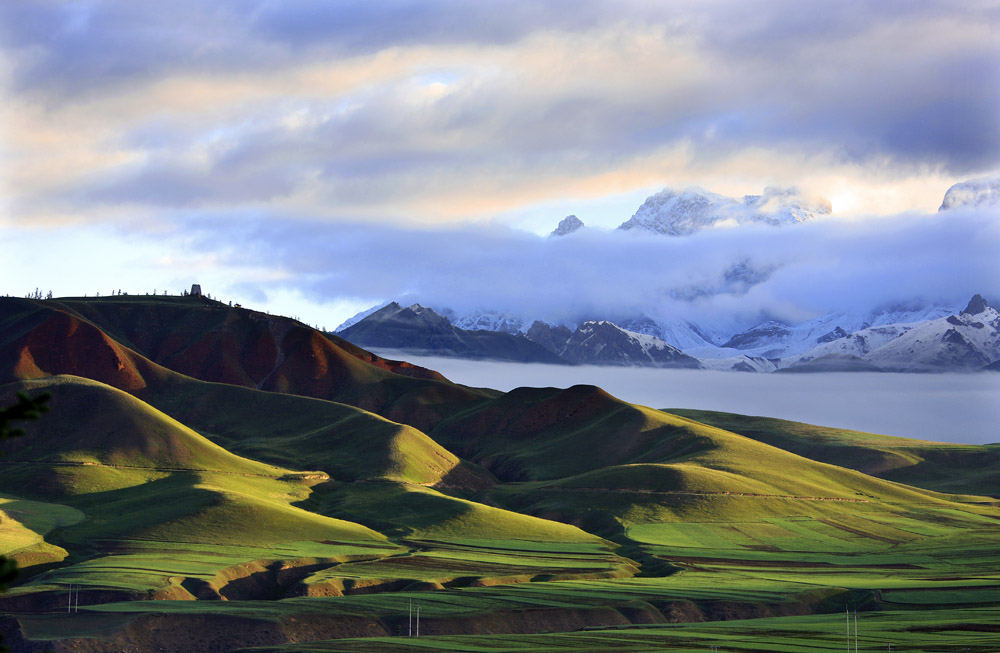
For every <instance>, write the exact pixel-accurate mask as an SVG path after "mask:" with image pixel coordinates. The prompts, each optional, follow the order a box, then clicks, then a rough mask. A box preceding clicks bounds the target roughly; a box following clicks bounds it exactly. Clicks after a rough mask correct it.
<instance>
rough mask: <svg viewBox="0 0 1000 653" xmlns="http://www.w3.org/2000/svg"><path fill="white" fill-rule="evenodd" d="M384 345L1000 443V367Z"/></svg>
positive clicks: (658, 395)
mask: <svg viewBox="0 0 1000 653" xmlns="http://www.w3.org/2000/svg"><path fill="white" fill-rule="evenodd" d="M379 353H380V354H381V355H384V356H388V357H391V358H403V359H405V360H408V361H410V362H412V363H415V364H417V365H423V366H425V367H430V368H431V369H435V370H438V371H439V372H441V373H442V374H444V375H445V376H447V377H448V378H449V379H451V380H452V381H455V382H457V383H463V384H466V385H471V386H477V387H490V388H496V389H498V390H504V391H506V390H510V389H512V388H516V387H519V386H535V387H547V386H551V387H560V388H564V387H569V386H571V385H574V384H578V383H586V384H592V385H597V386H600V387H602V388H604V389H605V390H607V391H608V392H610V393H611V394H613V395H615V396H617V397H619V398H621V399H624V400H626V401H629V402H632V403H637V404H642V405H646V406H651V407H653V408H698V409H703V410H720V411H726V412H731V413H742V414H745V415H760V416H765V417H778V418H782V419H790V420H794V421H799V422H808V423H810V424H818V425H821V426H833V427H838V428H848V429H854V430H857V431H866V432H869V433H881V434H884V435H896V436H901V437H907V438H916V439H922V440H935V441H939V442H956V443H963V444H988V443H991V442H1000V433H998V428H997V425H998V424H1000V401H997V397H1000V374H994V373H981V374H868V373H853V374H739V373H734V372H707V371H703V370H665V369H640V368H615V367H593V366H581V367H562V366H554V365H533V364H519V363H497V362H484V361H467V360H458V359H452V358H437V357H433V358H432V357H420V356H412V355H409V354H402V353H399V352H393V351H380V352H379Z"/></svg>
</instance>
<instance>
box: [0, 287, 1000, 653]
mask: <svg viewBox="0 0 1000 653" xmlns="http://www.w3.org/2000/svg"><path fill="white" fill-rule="evenodd" d="M0 308H3V309H4V311H3V312H0V373H2V376H0V383H2V385H0V404H4V403H9V402H10V401H11V400H12V398H13V396H14V394H15V393H16V392H18V391H27V392H29V393H39V392H49V393H51V395H52V400H51V405H52V412H51V413H50V414H49V415H46V416H45V417H44V419H43V420H42V421H41V422H39V423H38V424H35V425H31V426H30V427H29V432H28V435H27V436H25V437H23V438H18V439H15V440H9V441H7V442H6V443H5V445H4V449H5V451H4V457H3V458H0V472H2V473H0V511H2V514H0V553H2V554H4V555H7V556H9V557H13V558H14V559H16V560H17V561H18V562H19V564H20V566H21V567H22V570H23V573H22V576H21V578H20V579H19V581H18V583H17V584H16V585H15V586H13V587H12V588H10V589H9V590H8V592H6V593H5V594H3V595H2V596H0V631H2V632H3V634H4V636H5V638H6V641H7V642H8V643H9V644H10V645H12V646H13V647H14V648H15V650H23V651H45V650H54V651H105V650H142V651H144V650H167V651H192V652H197V651H230V650H237V649H244V648H252V647H259V646H263V647H270V648H265V649H261V650H282V651H285V650H287V651H306V650H344V651H353V650H358V651H362V650H378V651H392V650H408V651H415V650H455V651H501V650H504V651H520V650H525V651H530V650H537V651H548V650H579V651H607V650H623V651H647V650H649V651H651V650H706V649H708V648H710V647H712V646H718V647H720V648H719V650H733V651H740V650H741V651H806V650H831V651H836V650H843V649H844V645H845V639H846V629H845V627H846V623H845V616H844V612H845V610H850V611H852V612H853V611H857V613H858V620H859V631H860V642H861V648H866V647H867V649H868V650H884V649H886V648H887V647H888V645H889V644H892V645H893V647H894V650H913V651H920V650H927V651H930V650H956V651H961V650H970V651H996V650H1000V632H997V627H996V625H995V624H996V623H997V621H996V617H997V616H998V614H997V611H998V610H1000V551H998V547H997V542H998V541H1000V507H998V503H1000V502H998V500H997V498H996V497H997V496H998V495H1000V489H998V487H997V485H996V483H995V480H996V473H997V471H996V470H997V468H998V466H997V453H996V447H995V446H983V447H974V446H956V445H940V444H937V443H926V442H918V441H912V440H905V439H901V438H887V437H884V436H877V435H871V434H861V433H855V432H847V431H839V430H836V429H824V428H822V427H816V426H811V425H803V424H794V423H788V422H781V421H778V420H763V419H761V418H750V417H745V416H738V415H732V414H719V413H700V412H695V411H680V410H677V411H671V412H665V411H659V410H653V409H650V408H647V407H642V406H635V405H631V404H628V403H626V402H623V401H621V400H619V399H617V398H615V397H613V396H611V395H609V394H607V393H605V392H603V391H602V390H600V389H599V388H595V387H593V386H576V387H573V388H569V389H555V388H520V389H517V390H515V391H512V392H510V393H507V394H501V393H497V392H493V391H489V390H482V389H469V388H463V387H461V386H456V385H454V384H451V383H449V382H448V381H447V380H446V379H444V378H443V377H440V375H436V374H435V373H433V372H431V371H429V370H422V369H421V368H414V367H413V366H409V367H407V366H406V365H405V364H403V363H399V362H393V361H385V360H382V359H378V357H374V356H372V355H371V354H368V353H367V352H364V351H363V350H359V349H357V348H356V347H353V346H351V345H350V344H349V343H344V342H342V341H340V342H338V341H337V340H336V339H332V338H326V337H325V336H323V335H322V334H318V333H317V332H314V331H312V330H310V329H308V328H307V327H305V326H303V325H299V324H297V323H294V322H293V321H291V320H285V319H284V318H277V317H274V316H265V315H262V314H255V313H252V312H248V311H242V310H236V309H229V308H228V307H223V306H221V305H218V304H217V303H211V302H207V301H205V300H199V299H196V298H194V299H180V298H164V299H162V300H160V298H144V299H136V300H132V301H125V300H123V299H120V298H114V299H113V300H89V301H83V300H79V301H73V302H66V303H58V302H37V301H36V302H31V301H25V300H3V299H0ZM164 325H173V326H172V327H169V328H168V327H166V326H164ZM171 366H173V367H171ZM963 470H968V473H967V474H966V473H963ZM903 480H905V484H904V483H903V482H900V481H903ZM417 609H419V611H420V635H421V636H420V638H419V639H418V638H416V637H410V636H409V635H410V634H411V633H413V629H414V626H415V623H414V617H415V612H416V610H417Z"/></svg>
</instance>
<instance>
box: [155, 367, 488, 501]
mask: <svg viewBox="0 0 1000 653" xmlns="http://www.w3.org/2000/svg"><path fill="white" fill-rule="evenodd" d="M148 401H149V402H150V403H151V404H154V405H156V406H157V407H158V408H159V409H161V410H163V411H164V412H166V413H168V414H170V415H172V416H174V417H176V418H177V419H179V420H180V421H183V422H184V423H185V424H188V425H191V426H192V427H194V428H196V429H197V430H198V431H199V432H200V433H204V434H206V435H208V436H210V437H211V438H212V439H213V440H214V441H216V442H218V443H220V444H222V445H224V446H225V447H226V448H227V449H228V450H230V451H233V452H235V453H239V454H241V455H245V456H249V457H252V458H254V459H258V460H264V461H267V462H270V463H274V464H279V465H286V466H290V467H296V466H301V465H302V464H303V463H304V461H308V464H309V466H310V467H311V468H313V469H320V470H322V471H324V472H326V473H328V474H330V476H331V477H332V478H333V479H334V480H337V481H354V480H359V479H386V480H399V481H406V482H412V483H422V484H436V483H444V484H447V485H454V486H468V487H469V488H474V489H475V488H481V487H484V486H487V485H489V484H490V483H491V480H490V477H489V474H487V473H485V472H484V471H482V470H479V469H477V468H475V467H473V466H470V465H468V464H467V463H463V462H462V461H461V460H459V458H458V457H457V456H455V455H454V454H453V453H451V452H450V451H448V450H447V449H445V448H444V447H442V446H441V445H439V444H438V443H437V442H435V441H434V440H432V439H431V438H429V437H428V436H427V435H425V434H424V433H423V432H421V431H419V430H417V429H415V428H413V427H411V426H407V425H404V424H398V423H396V422H392V421H389V420H387V419H385V418H383V417H380V416H378V415H375V414H373V413H369V412H367V411H364V410H361V409H359V408H355V407H353V406H348V405H345V404H339V403H335V402H331V401H323V400H319V399H313V398H310V397H300V396H297V395H286V394H280V393H273V392H263V391H259V390H252V389H249V388H243V387H239V386H231V385H225V384H219V383H206V382H202V381H197V380H194V379H190V378H187V377H182V376H180V375H175V376H172V377H171V378H170V380H169V382H168V383H164V384H161V385H160V386H158V387H157V388H156V389H155V390H154V391H151V392H150V393H149V396H148Z"/></svg>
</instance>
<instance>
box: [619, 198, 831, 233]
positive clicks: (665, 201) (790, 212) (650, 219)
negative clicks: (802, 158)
mask: <svg viewBox="0 0 1000 653" xmlns="http://www.w3.org/2000/svg"><path fill="white" fill-rule="evenodd" d="M828 213H830V203H829V202H827V201H825V200H813V199H809V198H807V197H805V196H804V195H803V194H802V193H801V192H800V191H799V190H798V189H797V188H794V187H792V188H779V187H775V186H768V187H767V188H765V189H764V192H763V193H762V194H760V195H744V196H743V198H742V199H735V198H732V197H726V196H724V195H719V194H717V193H712V192H709V191H707V190H704V189H702V188H686V189H684V190H682V191H680V192H677V191H674V190H671V189H669V188H664V189H663V190H662V191H660V192H659V193H656V194H655V195H650V196H649V197H647V198H646V201H645V202H643V204H642V206H640V207H639V210H638V211H636V212H635V214H634V215H633V216H632V217H631V218H630V219H629V220H628V221H627V222H624V223H622V225H621V226H619V227H618V228H619V229H621V230H624V231H627V230H630V229H641V230H644V231H651V232H653V233H659V234H667V235H671V236H683V235H687V234H691V233H694V232H696V231H701V230H703V229H712V228H717V227H723V226H738V225H743V224H753V223H756V224H770V225H774V226H778V225H785V224H795V223H799V222H805V221H807V220H812V219H813V218H815V217H816V216H817V215H825V214H828Z"/></svg>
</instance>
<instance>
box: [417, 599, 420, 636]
mask: <svg viewBox="0 0 1000 653" xmlns="http://www.w3.org/2000/svg"><path fill="white" fill-rule="evenodd" d="M417 637H420V602H419V601H418V602H417Z"/></svg>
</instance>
